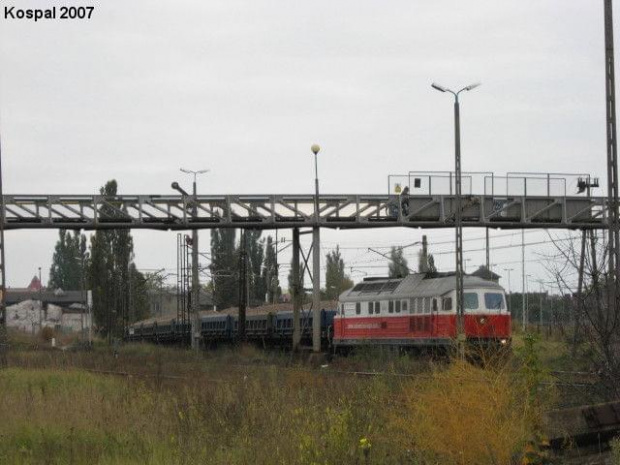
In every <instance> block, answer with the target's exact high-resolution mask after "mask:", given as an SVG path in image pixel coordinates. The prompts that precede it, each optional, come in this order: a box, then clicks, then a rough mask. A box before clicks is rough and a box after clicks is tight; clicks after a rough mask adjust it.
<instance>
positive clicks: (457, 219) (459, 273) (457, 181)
mask: <svg viewBox="0 0 620 465" xmlns="http://www.w3.org/2000/svg"><path fill="white" fill-rule="evenodd" d="M479 85H480V84H479V83H477V84H471V85H469V86H466V87H463V88H462V89H461V90H459V91H458V92H453V91H452V90H450V89H448V88H447V87H443V86H440V85H439V84H436V83H432V84H431V87H432V88H433V89H435V90H438V91H439V92H449V93H451V94H452V95H453V96H454V187H455V198H454V200H455V207H454V230H455V236H456V237H455V239H456V240H455V242H456V313H457V321H456V328H457V329H456V332H457V340H458V345H459V352H460V356H461V358H464V356H465V339H466V338H465V311H464V302H463V299H464V294H463V222H462V211H461V208H462V206H461V115H460V106H459V94H460V93H461V92H463V91H470V90H472V89H475V88H476V87H478V86H479Z"/></svg>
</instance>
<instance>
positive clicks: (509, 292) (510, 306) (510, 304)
mask: <svg viewBox="0 0 620 465" xmlns="http://www.w3.org/2000/svg"><path fill="white" fill-rule="evenodd" d="M504 271H506V272H508V304H507V307H508V313H510V310H511V309H512V302H511V300H512V292H511V291H510V272H511V271H514V268H504Z"/></svg>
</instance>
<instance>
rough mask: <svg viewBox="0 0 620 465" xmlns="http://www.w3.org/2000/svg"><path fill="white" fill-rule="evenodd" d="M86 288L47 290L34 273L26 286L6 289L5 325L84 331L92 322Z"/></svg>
mask: <svg viewBox="0 0 620 465" xmlns="http://www.w3.org/2000/svg"><path fill="white" fill-rule="evenodd" d="M87 295H88V291H64V290H62V289H56V290H49V289H46V288H44V287H43V286H42V285H41V281H39V278H38V277H37V276H35V277H34V278H32V281H30V284H29V285H28V287H25V288H8V289H7V290H6V294H5V303H6V306H7V308H6V314H7V326H8V327H9V328H15V329H18V330H20V331H25V332H32V333H38V332H39V331H40V330H41V329H42V328H52V329H55V330H57V331H63V332H81V331H87V330H88V328H89V327H90V326H91V324H92V318H91V314H90V312H89V311H88V308H87Z"/></svg>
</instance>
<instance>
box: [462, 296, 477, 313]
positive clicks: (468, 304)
mask: <svg viewBox="0 0 620 465" xmlns="http://www.w3.org/2000/svg"><path fill="white" fill-rule="evenodd" d="M463 304H464V307H465V310H478V294H477V293H475V292H466V293H465V294H464V299H463Z"/></svg>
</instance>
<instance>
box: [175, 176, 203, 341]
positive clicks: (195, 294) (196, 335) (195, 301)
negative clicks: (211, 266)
mask: <svg viewBox="0 0 620 465" xmlns="http://www.w3.org/2000/svg"><path fill="white" fill-rule="evenodd" d="M181 171H182V172H183V173H186V174H191V175H193V176H194V182H193V190H192V194H193V197H192V217H193V218H196V217H197V216H198V197H197V194H198V193H197V188H196V177H197V176H198V175H199V174H204V173H208V172H209V170H198V171H194V170H187V169H184V168H181ZM172 188H173V189H176V190H178V191H179V192H181V194H182V195H184V196H185V198H186V199H187V197H188V195H187V192H185V191H184V190H183V189H181V188H180V187H179V184H178V183H176V182H175V183H172ZM198 251H199V245H198V229H196V228H194V229H192V299H191V300H192V316H191V318H190V321H191V344H192V349H195V350H198V349H199V348H200V319H199V315H198V312H199V311H200V276H199V271H198Z"/></svg>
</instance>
